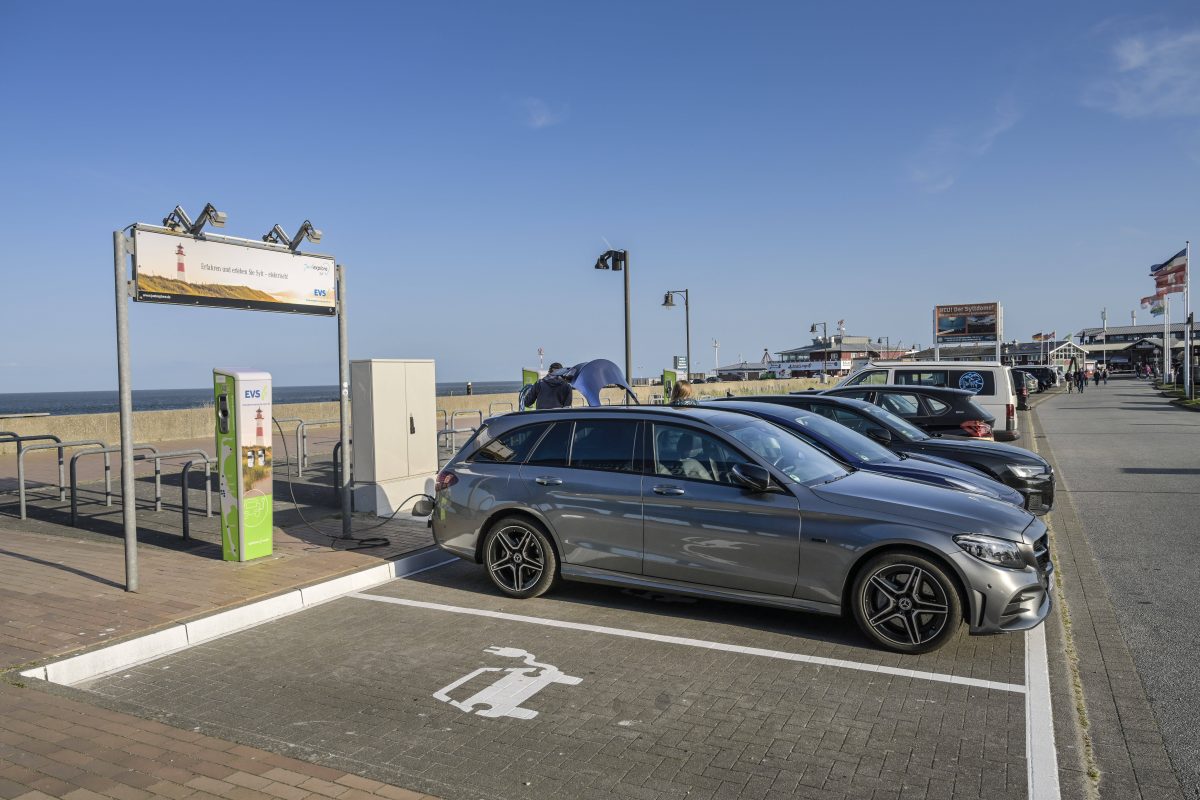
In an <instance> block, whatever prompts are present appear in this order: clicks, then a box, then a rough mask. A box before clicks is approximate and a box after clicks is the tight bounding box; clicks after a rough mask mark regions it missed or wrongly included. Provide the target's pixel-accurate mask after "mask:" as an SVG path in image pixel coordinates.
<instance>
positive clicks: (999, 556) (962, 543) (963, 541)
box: [954, 533, 1025, 569]
mask: <svg viewBox="0 0 1200 800" xmlns="http://www.w3.org/2000/svg"><path fill="white" fill-rule="evenodd" d="M954 543H955V544H957V545H958V546H959V547H961V548H962V549H963V550H965V551H966V552H967V553H969V554H970V555H973V556H975V558H978V559H979V560H980V561H986V562H987V563H989V564H995V565H996V566H998V567H1009V568H1012V569H1020V568H1022V567H1024V566H1025V559H1023V558H1021V551H1020V549H1018V547H1017V544H1016V542H1010V541H1008V540H1007V539H997V538H996V537H995V536H984V535H983V534H982V533H963V534H960V535H958V536H955V537H954Z"/></svg>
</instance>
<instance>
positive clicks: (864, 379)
mask: <svg viewBox="0 0 1200 800" xmlns="http://www.w3.org/2000/svg"><path fill="white" fill-rule="evenodd" d="M887 382H888V381H887V370H885V369H872V370H867V371H866V372H860V373H859V374H858V375H855V376H854V377H853V378H851V379H850V380H848V381H846V385H847V386H862V385H864V384H866V385H869V384H877V383H887Z"/></svg>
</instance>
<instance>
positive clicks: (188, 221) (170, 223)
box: [163, 203, 229, 236]
mask: <svg viewBox="0 0 1200 800" xmlns="http://www.w3.org/2000/svg"><path fill="white" fill-rule="evenodd" d="M228 218H229V215H228V214H226V213H225V212H224V211H217V209H216V207H215V206H213V204H212V203H208V204H207V205H205V206H204V210H203V211H201V212H200V216H198V217H196V221H195V222H193V221H192V218H191V217H189V216H188V213H187V212H186V211H184V210H183V206H175V210H174V211H172V212H171V213H170V214H168V215H167V216H166V217H164V218H163V225H164V226H165V227H167V228H170V229H171V230H173V231H187V232H188V233H190V234H191V235H192V236H195V235H197V234H198V233H200V231H202V230H204V226H205V225H212V226H213V227H214V228H224V227H225V220H227V219H228Z"/></svg>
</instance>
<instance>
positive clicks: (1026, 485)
mask: <svg viewBox="0 0 1200 800" xmlns="http://www.w3.org/2000/svg"><path fill="white" fill-rule="evenodd" d="M1007 477H1008V480H1005V481H1004V482H1005V483H1006V484H1008V485H1009V486H1011V487H1012V488H1014V489H1016V490H1017V491H1018V492H1020V493H1021V496H1022V497H1024V498H1025V510H1026V511H1028V512H1029V513H1031V514H1037V515H1038V516H1041V515H1042V514H1045V513H1047V512H1049V511H1050V510H1051V509H1052V508H1054V470H1053V469H1051V470H1050V471H1049V472H1047V473H1045V474H1043V475H1035V476H1034V477H1032V478H1019V477H1016V476H1015V475H1012V474H1011V473H1010V474H1009V475H1008V476H1007Z"/></svg>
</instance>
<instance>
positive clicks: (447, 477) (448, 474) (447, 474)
mask: <svg viewBox="0 0 1200 800" xmlns="http://www.w3.org/2000/svg"><path fill="white" fill-rule="evenodd" d="M456 483H458V476H457V475H455V474H454V471H453V470H449V469H444V470H442V471H441V472H439V473H438V474H437V478H436V479H435V480H434V482H433V485H434V487H435V488H436V489H437V491H439V492H441V491H444V490H446V489H449V488H450V487H451V486H453V485H454V484H456Z"/></svg>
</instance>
